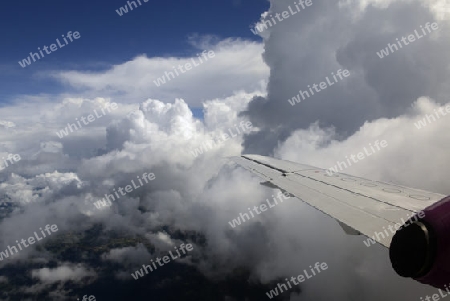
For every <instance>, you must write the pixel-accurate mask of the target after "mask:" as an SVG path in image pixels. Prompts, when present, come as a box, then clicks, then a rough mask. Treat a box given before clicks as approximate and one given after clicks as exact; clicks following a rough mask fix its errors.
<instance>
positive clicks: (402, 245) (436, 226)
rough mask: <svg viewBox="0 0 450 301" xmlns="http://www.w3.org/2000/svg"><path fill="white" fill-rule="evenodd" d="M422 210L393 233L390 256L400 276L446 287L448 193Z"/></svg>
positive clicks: (449, 272)
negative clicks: (419, 216) (419, 214)
mask: <svg viewBox="0 0 450 301" xmlns="http://www.w3.org/2000/svg"><path fill="white" fill-rule="evenodd" d="M423 213H424V214H421V216H424V217H423V218H418V217H417V216H415V217H413V218H411V219H410V220H409V221H408V222H406V223H405V225H406V226H405V227H402V228H401V229H399V230H398V231H397V232H396V233H395V235H394V236H393V238H392V242H391V246H390V248H389V257H390V259H391V263H392V267H393V268H394V270H395V271H396V272H397V274H399V275H400V276H403V277H410V278H413V279H414V280H417V281H419V282H421V283H425V284H429V285H432V286H434V287H436V288H440V289H445V287H444V285H447V286H450V196H449V197H446V198H444V199H442V200H441V201H439V202H437V203H435V204H433V205H431V206H430V207H427V208H426V209H424V210H423Z"/></svg>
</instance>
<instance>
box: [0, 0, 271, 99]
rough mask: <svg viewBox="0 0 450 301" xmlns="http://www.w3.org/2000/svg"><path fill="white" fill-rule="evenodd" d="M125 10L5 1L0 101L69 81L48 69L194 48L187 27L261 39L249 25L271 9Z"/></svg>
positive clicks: (256, 4)
mask: <svg viewBox="0 0 450 301" xmlns="http://www.w3.org/2000/svg"><path fill="white" fill-rule="evenodd" d="M141 3H142V6H139V7H138V8H135V9H134V10H133V11H130V12H129V13H127V14H124V15H123V16H119V15H118V14H117V13H116V9H119V8H120V7H122V6H125V5H126V4H127V1H124V0H111V1H107V2H105V1H99V0H94V1H93V0H82V1H60V0H48V1H30V0H25V1H7V2H5V3H2V12H1V13H0V36H1V37H2V41H4V43H3V47H2V48H1V50H0V51H1V56H0V70H1V71H0V103H5V102H7V101H8V100H11V99H12V98H14V96H16V95H19V94H33V95H36V94H47V93H50V94H54V93H58V92H62V91H67V89H66V88H65V87H63V86H61V85H60V84H59V83H57V82H55V81H53V80H49V79H43V78H42V76H40V74H42V72H43V71H48V70H89V71H98V70H104V69H107V68H108V67H110V66H111V65H112V64H118V63H123V62H126V61H129V60H130V59H132V58H133V57H135V56H136V55H139V54H146V55H147V56H148V57H154V56H181V57H182V56H189V55H191V54H193V53H195V51H196V49H195V48H193V47H192V45H190V44H189V41H188V38H189V37H190V36H192V35H200V36H204V35H214V36H217V37H218V38H220V39H221V38H227V37H241V38H246V39H250V40H260V38H259V37H256V36H254V35H253V34H252V32H251V31H250V30H249V26H250V25H251V24H253V23H255V22H256V21H257V20H258V19H259V17H260V15H261V13H262V12H263V11H265V10H267V9H268V7H269V3H268V2H267V1H264V0H245V1H243V0H226V1H207V0H189V1H176V0H172V1H153V0H151V1H149V2H147V3H144V2H143V0H141ZM68 31H79V32H80V34H81V39H79V40H76V41H74V42H72V43H70V44H69V45H67V46H68V47H65V48H64V49H59V50H58V51H56V52H54V53H51V54H49V55H46V56H45V58H43V59H41V60H38V61H37V62H35V63H32V64H31V65H30V66H27V67H26V68H22V67H21V66H20V65H19V64H18V61H19V60H20V61H21V60H22V59H24V58H26V57H27V56H28V55H29V53H30V52H31V51H34V52H36V51H37V48H38V47H41V49H42V47H43V46H44V45H47V46H49V45H50V44H52V43H54V41H55V40H56V38H60V37H61V35H62V34H66V33H67V32H68Z"/></svg>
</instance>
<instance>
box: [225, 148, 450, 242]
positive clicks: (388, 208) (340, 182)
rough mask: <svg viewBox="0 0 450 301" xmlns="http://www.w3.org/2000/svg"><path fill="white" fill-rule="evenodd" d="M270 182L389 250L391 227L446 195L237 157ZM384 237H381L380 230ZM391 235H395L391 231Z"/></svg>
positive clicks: (350, 231) (255, 157)
mask: <svg viewBox="0 0 450 301" xmlns="http://www.w3.org/2000/svg"><path fill="white" fill-rule="evenodd" d="M230 159H231V160H233V161H235V162H236V163H238V164H239V165H241V166H242V167H244V168H246V169H248V170H249V171H251V172H253V173H254V174H256V175H258V176H259V177H261V178H262V179H264V180H265V181H266V182H264V183H261V184H263V185H272V187H273V186H275V187H278V188H280V189H281V190H284V191H287V192H289V193H290V194H292V195H294V196H295V197H297V198H298V199H300V200H301V201H303V202H305V203H307V204H309V205H311V206H313V207H314V208H316V209H318V210H320V211H322V212H323V213H325V214H327V215H329V216H331V217H333V218H334V219H336V220H337V221H338V222H339V224H341V226H342V227H343V228H344V230H345V231H346V233H348V234H363V235H365V236H367V237H370V238H372V239H374V240H375V241H377V242H378V243H380V244H381V245H383V246H385V247H387V248H389V246H390V243H391V240H392V236H393V234H392V233H391V232H389V230H388V228H389V226H391V228H392V227H395V226H399V225H400V226H401V225H403V224H404V222H406V221H407V220H408V219H409V218H410V217H412V216H413V215H415V214H416V213H418V212H419V211H421V210H423V209H425V208H426V207H429V206H430V205H432V204H434V203H436V202H438V201H440V200H441V199H443V198H445V195H442V194H438V193H432V192H428V191H423V190H418V189H412V188H408V187H404V186H400V185H394V184H389V183H384V182H380V181H371V180H367V179H364V178H359V177H355V176H351V175H348V174H345V173H335V174H332V175H329V174H327V173H326V172H325V170H324V169H321V168H317V167H314V166H309V165H304V164H299V163H295V162H290V161H285V160H278V159H274V158H270V157H264V156H259V155H244V156H241V157H231V158H230ZM377 232H378V233H383V232H384V235H380V234H379V235H375V233H377ZM386 233H388V234H389V235H386Z"/></svg>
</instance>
